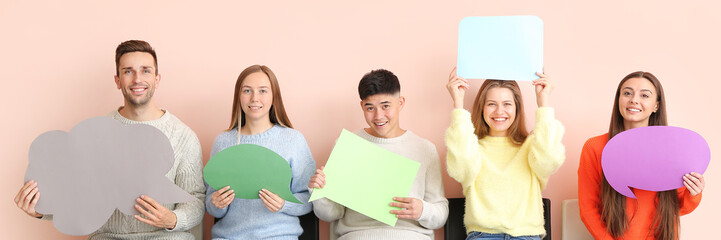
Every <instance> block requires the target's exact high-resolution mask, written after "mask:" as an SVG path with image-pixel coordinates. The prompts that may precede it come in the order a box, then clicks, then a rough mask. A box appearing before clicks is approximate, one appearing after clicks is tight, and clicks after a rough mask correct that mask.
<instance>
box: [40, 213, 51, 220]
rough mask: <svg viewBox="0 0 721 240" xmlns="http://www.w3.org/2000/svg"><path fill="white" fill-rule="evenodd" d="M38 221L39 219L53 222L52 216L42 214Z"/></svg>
mask: <svg viewBox="0 0 721 240" xmlns="http://www.w3.org/2000/svg"><path fill="white" fill-rule="evenodd" d="M40 219H41V220H50V221H52V220H53V215H52V214H43V216H42V217H40Z"/></svg>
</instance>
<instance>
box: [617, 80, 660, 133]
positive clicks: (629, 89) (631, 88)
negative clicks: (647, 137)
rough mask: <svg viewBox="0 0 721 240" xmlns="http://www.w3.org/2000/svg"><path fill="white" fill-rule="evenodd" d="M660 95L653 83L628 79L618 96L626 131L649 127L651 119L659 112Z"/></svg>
mask: <svg viewBox="0 0 721 240" xmlns="http://www.w3.org/2000/svg"><path fill="white" fill-rule="evenodd" d="M657 99H658V95H657V93H656V88H655V87H654V86H653V84H652V83H651V81H649V80H648V79H645V78H631V79H628V80H627V81H626V82H625V83H624V84H623V85H622V86H621V92H620V94H619V96H618V110H619V111H620V112H621V116H622V117H623V125H624V128H625V129H626V130H628V129H632V128H636V127H646V126H648V122H649V117H650V116H651V114H652V113H654V112H656V111H657V110H658V100H657Z"/></svg>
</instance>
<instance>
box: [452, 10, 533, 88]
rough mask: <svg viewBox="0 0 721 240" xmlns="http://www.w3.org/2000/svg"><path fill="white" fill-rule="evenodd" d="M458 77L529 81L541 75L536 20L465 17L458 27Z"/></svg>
mask: <svg viewBox="0 0 721 240" xmlns="http://www.w3.org/2000/svg"><path fill="white" fill-rule="evenodd" d="M457 65H458V70H457V71H458V76H461V77H464V78H466V79H501V80H516V81H533V80H536V79H538V76H536V72H542V71H543V21H542V20H541V19H540V18H539V17H537V16H490V17H465V18H463V20H461V23H460V24H459V26H458V61H457Z"/></svg>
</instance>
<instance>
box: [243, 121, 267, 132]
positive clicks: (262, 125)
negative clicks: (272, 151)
mask: <svg viewBox="0 0 721 240" xmlns="http://www.w3.org/2000/svg"><path fill="white" fill-rule="evenodd" d="M272 127H273V123H272V122H270V120H265V121H246V122H245V126H243V127H241V128H240V133H241V134H243V135H257V134H261V133H264V132H265V131H268V129H271V128H272Z"/></svg>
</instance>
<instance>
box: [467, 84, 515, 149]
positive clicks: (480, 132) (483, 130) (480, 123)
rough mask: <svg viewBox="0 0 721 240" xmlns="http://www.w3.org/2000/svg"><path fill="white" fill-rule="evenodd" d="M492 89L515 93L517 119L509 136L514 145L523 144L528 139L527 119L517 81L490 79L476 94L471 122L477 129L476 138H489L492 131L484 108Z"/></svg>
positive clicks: (510, 128) (509, 129) (512, 124)
mask: <svg viewBox="0 0 721 240" xmlns="http://www.w3.org/2000/svg"><path fill="white" fill-rule="evenodd" d="M492 88H508V89H509V90H511V92H512V93H513V101H514V102H515V104H516V117H515V120H514V121H513V123H511V126H510V127H509V128H508V136H509V137H510V139H511V141H512V142H513V143H514V144H516V145H520V144H523V141H525V140H526V137H528V130H526V120H525V119H526V118H525V114H524V113H523V97H522V96H521V89H520V88H519V87H518V83H516V81H505V80H494V79H488V80H486V81H484V82H483V84H481V88H480V89H478V94H476V100H475V101H473V111H472V112H471V121H472V122H473V126H474V127H475V128H476V132H475V133H476V136H478V139H481V138H483V137H485V136H487V135H488V132H489V131H490V127H489V126H488V123H486V121H485V120H484V119H483V106H485V105H486V95H488V90H490V89H492Z"/></svg>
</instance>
